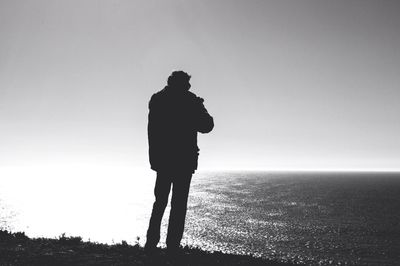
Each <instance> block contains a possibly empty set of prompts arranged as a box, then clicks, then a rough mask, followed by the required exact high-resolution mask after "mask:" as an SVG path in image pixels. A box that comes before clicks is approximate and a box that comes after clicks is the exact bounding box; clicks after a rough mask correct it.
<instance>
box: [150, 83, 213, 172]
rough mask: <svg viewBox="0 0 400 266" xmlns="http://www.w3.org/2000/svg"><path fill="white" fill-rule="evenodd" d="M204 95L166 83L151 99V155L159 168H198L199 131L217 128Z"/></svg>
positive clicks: (156, 169) (203, 131)
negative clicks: (200, 95)
mask: <svg viewBox="0 0 400 266" xmlns="http://www.w3.org/2000/svg"><path fill="white" fill-rule="evenodd" d="M203 101H204V100H203V99H202V98H200V97H197V96H196V95H195V94H194V93H192V92H189V91H188V90H186V89H185V88H179V87H178V88H174V87H172V86H170V85H169V86H166V87H165V88H164V89H163V90H161V91H159V92H157V93H156V94H154V95H153V96H152V97H151V100H150V103H149V109H150V111H149V124H148V138H149V156H150V164H151V168H152V169H153V170H155V171H164V170H177V169H178V168H181V169H182V170H191V171H192V172H194V170H196V169H197V157H198V151H199V148H198V146H197V132H201V133H208V132H210V131H211V130H212V129H213V126H214V123H213V118H212V117H211V116H210V115H209V114H208V112H207V110H206V109H205V107H204V105H203Z"/></svg>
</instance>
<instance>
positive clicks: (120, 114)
mask: <svg viewBox="0 0 400 266" xmlns="http://www.w3.org/2000/svg"><path fill="white" fill-rule="evenodd" d="M399 13H400V3H399V2H398V1H383V2H382V1H369V0H366V1H364V0H354V1H344V0H338V1H329V2H325V1H317V0H315V1H312V0H307V1H285V0H284V1H208V0H207V1H179V0H172V1H92V0H88V1H62V2H61V1H56V2H55V1H50V0H37V1H12V0H9V1H8V0H2V1H1V2H0V32H1V42H0V122H1V123H0V146H1V149H0V168H2V169H3V170H4V169H8V170H7V171H12V170H10V169H13V167H16V168H18V167H21V166H22V167H26V168H27V169H34V168H35V167H36V166H37V168H35V169H43V168H46V167H53V168H54V167H55V166H60V169H66V168H68V167H71V168H72V167H74V165H83V166H84V167H86V168H87V169H93V168H96V166H102V167H103V166H104V167H109V168H114V169H125V168H134V169H140V170H141V171H142V170H143V169H145V171H149V172H150V170H148V169H149V164H148V159H147V135H146V126H147V111H148V110H147V103H148V100H149V98H150V96H151V95H152V93H154V92H156V91H158V90H160V89H162V88H163V86H164V85H165V82H166V79H167V77H168V75H169V74H170V72H171V71H172V70H174V69H183V70H185V71H187V72H189V73H190V74H191V75H192V88H193V89H192V90H193V92H195V93H196V94H198V95H200V96H201V97H203V98H204V99H205V105H206V107H207V108H208V110H209V112H210V113H211V114H212V115H213V116H214V119H215V129H214V131H213V132H211V133H210V134H209V135H199V146H200V149H201V152H200V162H199V168H200V169H285V170H293V169H320V170H321V169H322V170H323V169H325V170H326V169H331V170H335V169H340V170H348V169H359V170H400V137H399V136H400V116H399V114H400V105H399V99H400V90H399V84H400V32H399V29H400V19H399V16H398V14H399ZM0 171H1V170H0ZM7 171H6V172H7ZM37 171H39V170H37ZM3 174H5V172H4V171H3ZM3 174H2V175H3Z"/></svg>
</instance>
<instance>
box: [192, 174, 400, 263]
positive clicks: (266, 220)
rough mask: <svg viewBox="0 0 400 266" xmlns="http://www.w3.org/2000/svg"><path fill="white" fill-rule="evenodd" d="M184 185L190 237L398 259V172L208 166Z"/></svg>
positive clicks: (350, 257) (289, 252) (288, 251)
mask: <svg viewBox="0 0 400 266" xmlns="http://www.w3.org/2000/svg"><path fill="white" fill-rule="evenodd" d="M191 193H192V194H191V195H192V197H191V201H190V207H189V209H190V211H189V213H190V217H189V219H188V223H187V225H188V226H187V238H186V241H187V242H188V243H190V244H194V245H199V246H202V247H205V248H210V249H220V250H224V251H230V252H232V251H233V252H237V253H253V254H257V255H259V256H264V257H270V258H271V257H274V258H279V259H281V260H289V261H302V262H307V263H308V264H315V265H318V264H323V265H328V264H335V265H336V264H360V265H363V264H366V265H398V263H400V255H399V254H400V175H399V174H381V173H380V174H376V173H364V174H361V173H358V174H354V173H353V174H351V173H335V174H332V173H329V174H328V173H289V174H288V173H286V174H285V173H262V172H258V173H257V172H252V173H219V174H215V173H214V174H210V175H208V176H207V175H205V176H203V178H202V179H198V180H196V181H195V183H194V184H193V189H192V192H191Z"/></svg>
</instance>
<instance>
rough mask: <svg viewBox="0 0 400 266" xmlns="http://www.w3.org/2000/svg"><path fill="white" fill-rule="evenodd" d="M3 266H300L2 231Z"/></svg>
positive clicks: (191, 250)
mask: <svg viewBox="0 0 400 266" xmlns="http://www.w3.org/2000/svg"><path fill="white" fill-rule="evenodd" d="M0 265H1V266H3V265H9V266H11V265H57V266H58V265H232V266H234V265H271V266H291V265H298V264H291V263H284V262H278V261H274V260H267V259H262V258H257V257H254V256H251V255H233V254H226V253H222V252H208V251H204V250H201V249H198V248H192V247H183V248H182V249H181V250H180V252H179V256H173V257H172V256H169V255H168V254H167V252H166V250H165V249H161V248H159V249H157V251H156V252H155V253H152V254H148V253H146V252H145V250H144V248H143V247H141V246H140V245H139V244H135V245H129V244H127V243H126V242H125V241H122V242H121V243H118V244H113V245H108V244H100V243H95V242H86V241H82V238H81V237H66V236H65V234H63V235H61V236H60V237H59V238H58V239H52V238H29V237H27V236H26V235H25V233H23V232H17V233H11V232H8V231H5V230H0Z"/></svg>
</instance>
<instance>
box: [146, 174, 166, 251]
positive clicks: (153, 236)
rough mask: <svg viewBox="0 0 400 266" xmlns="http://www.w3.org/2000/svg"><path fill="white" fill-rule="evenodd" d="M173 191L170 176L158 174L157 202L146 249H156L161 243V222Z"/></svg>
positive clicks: (155, 192) (155, 190)
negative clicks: (171, 190)
mask: <svg viewBox="0 0 400 266" xmlns="http://www.w3.org/2000/svg"><path fill="white" fill-rule="evenodd" d="M170 189H171V178H170V176H168V175H166V174H164V173H160V172H157V180H156V185H155V188H154V195H155V197H156V200H155V202H154V204H153V211H152V213H151V218H150V223H149V229H148V230H147V239H146V245H145V248H147V249H152V248H155V247H156V246H157V244H158V241H160V226H161V220H162V217H163V215H164V211H165V207H166V206H167V203H168V195H169V191H170Z"/></svg>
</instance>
